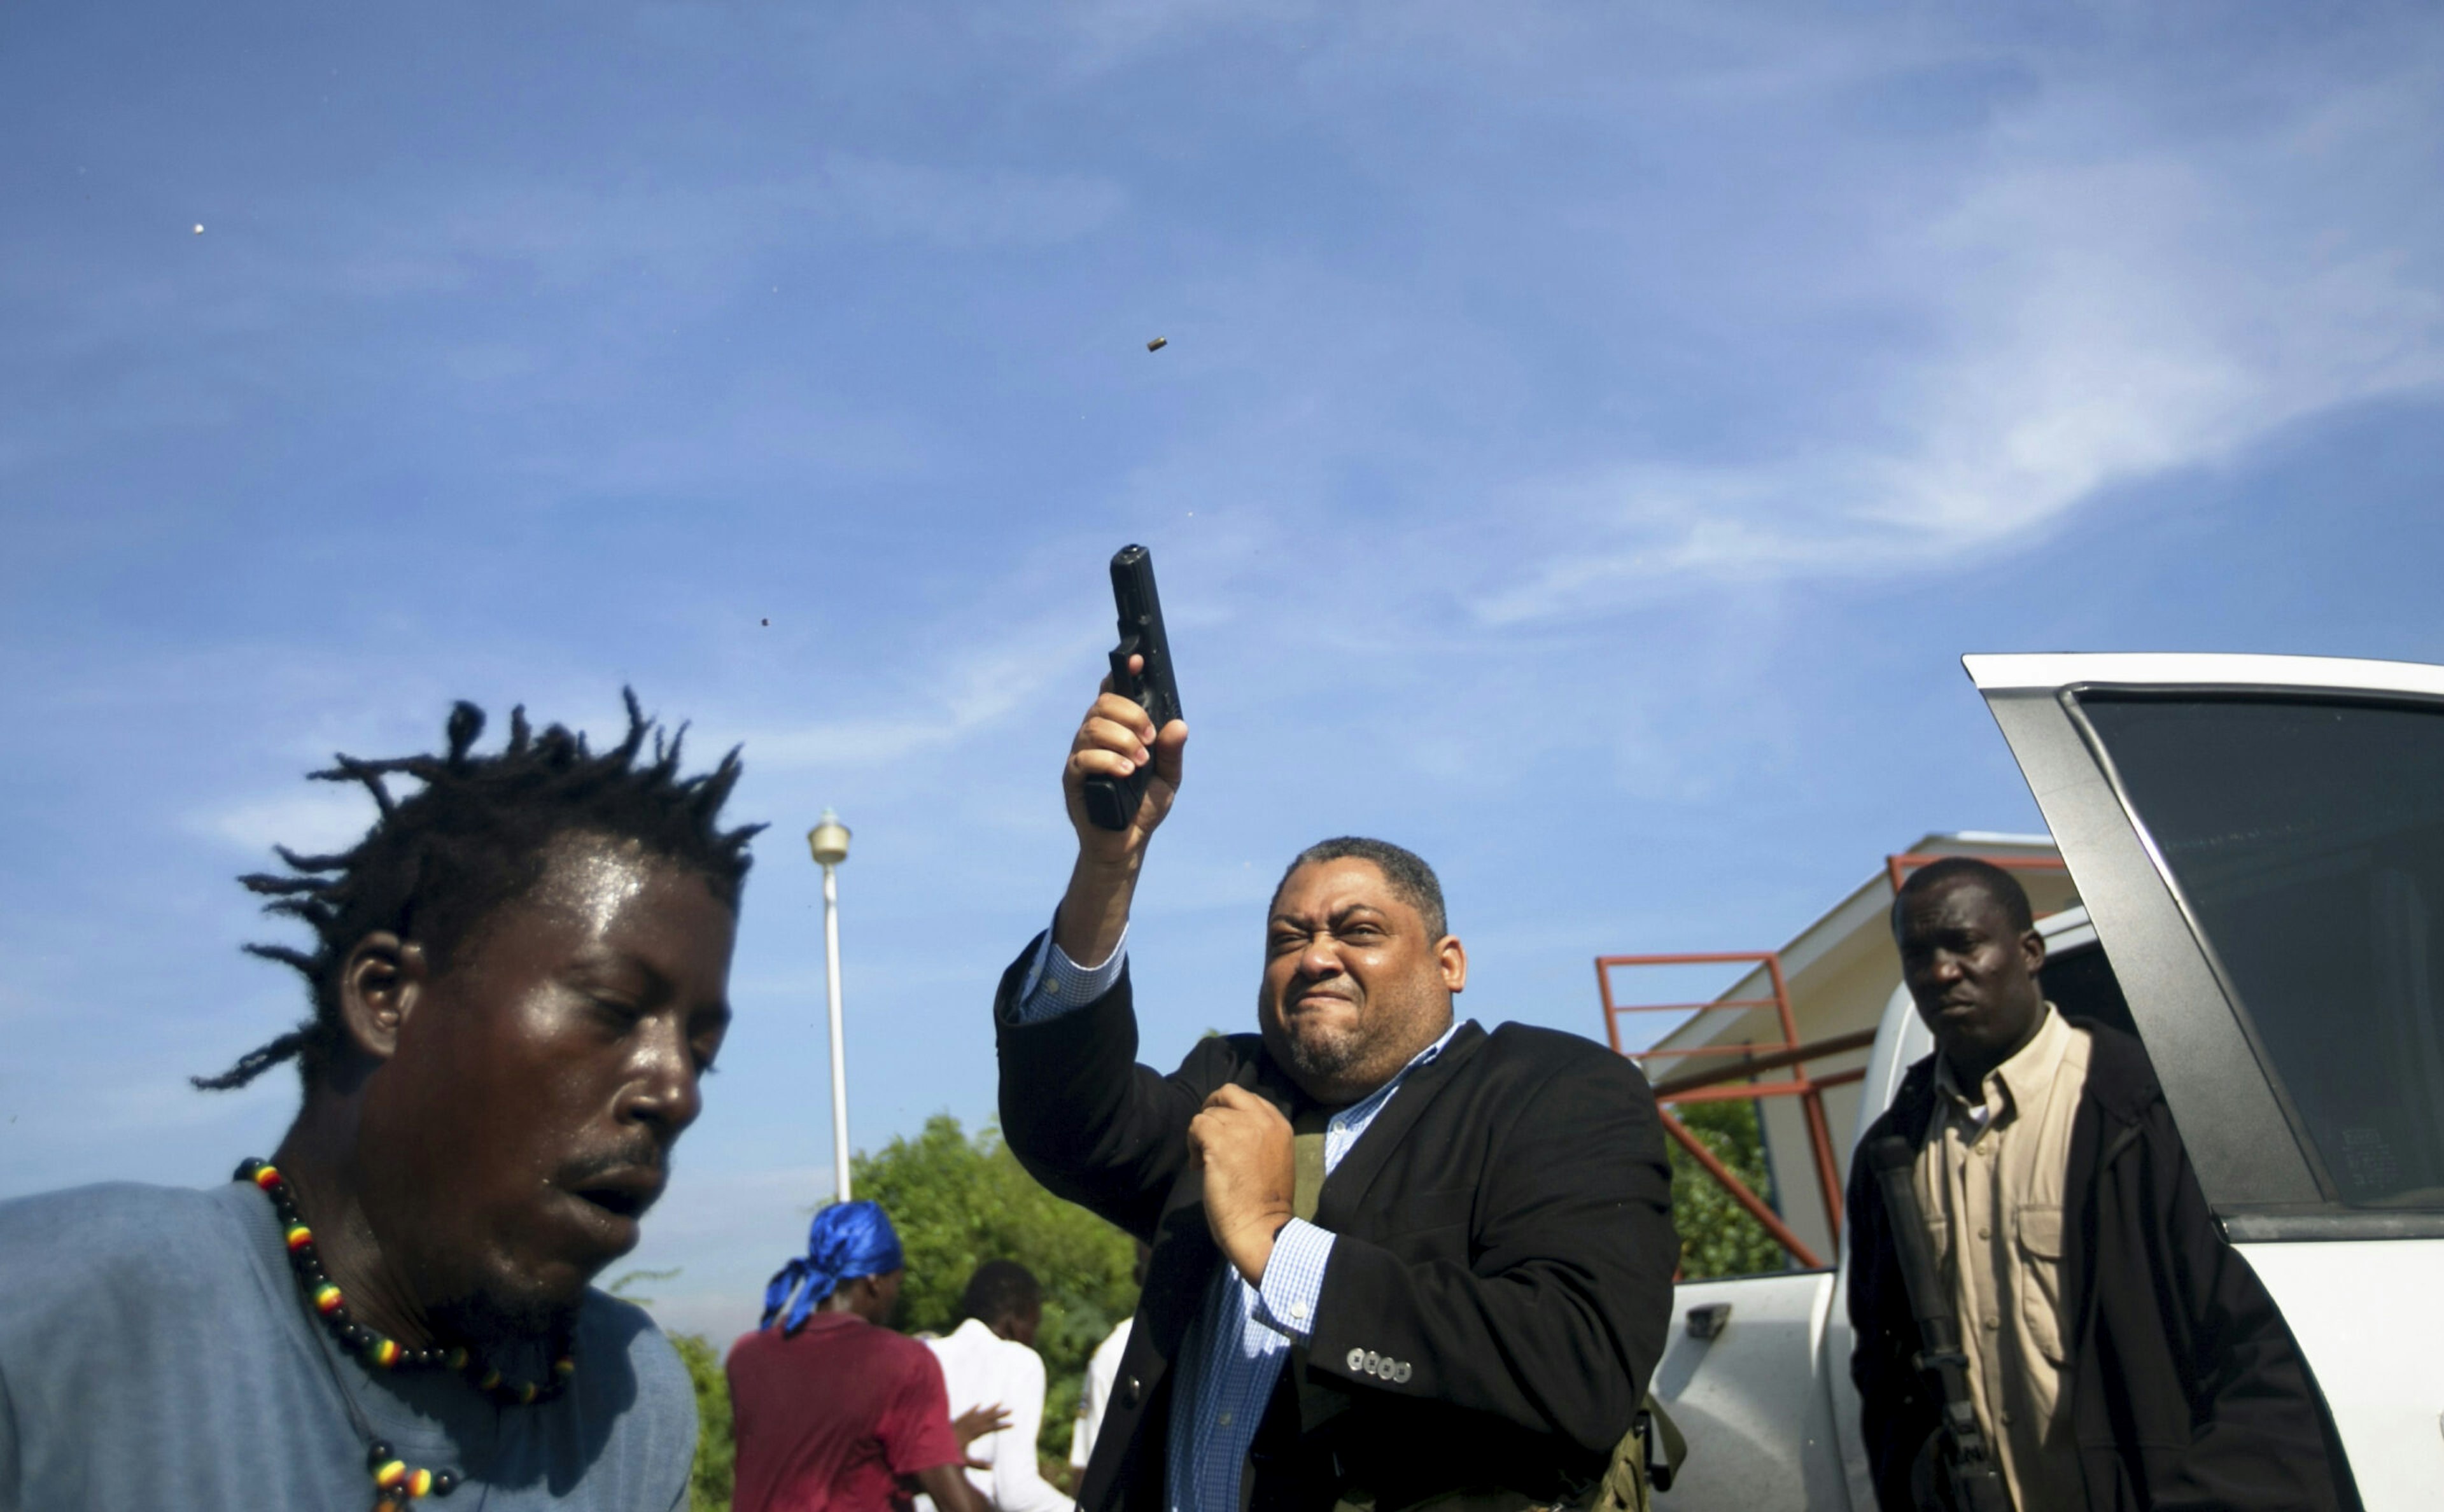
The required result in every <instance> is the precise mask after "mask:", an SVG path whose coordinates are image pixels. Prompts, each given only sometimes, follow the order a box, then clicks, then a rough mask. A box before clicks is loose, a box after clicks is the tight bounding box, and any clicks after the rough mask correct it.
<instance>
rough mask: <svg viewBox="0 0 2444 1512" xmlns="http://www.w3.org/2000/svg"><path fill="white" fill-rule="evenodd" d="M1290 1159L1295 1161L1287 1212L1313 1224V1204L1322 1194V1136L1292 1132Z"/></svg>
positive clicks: (1276, 1168) (1277, 1168)
mask: <svg viewBox="0 0 2444 1512" xmlns="http://www.w3.org/2000/svg"><path fill="white" fill-rule="evenodd" d="M1290 1158H1291V1159H1292V1161H1294V1162H1295V1163H1296V1174H1295V1175H1294V1177H1293V1178H1292V1185H1291V1187H1290V1215H1291V1216H1292V1217H1295V1218H1304V1219H1305V1220H1306V1221H1307V1222H1308V1223H1313V1222H1315V1205H1316V1203H1317V1202H1318V1201H1320V1200H1321V1199H1322V1198H1323V1196H1324V1135H1322V1134H1292V1135H1291V1136H1290ZM1274 1169H1275V1170H1279V1169H1280V1168H1279V1167H1275V1168H1274Z"/></svg>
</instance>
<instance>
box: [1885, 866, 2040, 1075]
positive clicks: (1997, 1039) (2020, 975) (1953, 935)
mask: <svg viewBox="0 0 2444 1512" xmlns="http://www.w3.org/2000/svg"><path fill="white" fill-rule="evenodd" d="M1893 934H1894V939H1895V943H1896V944H1898V946H1899V948H1900V953H1901V980H1902V981H1904V982H1906V983H1907V984H1908V985H1909V990H1910V997H1911V999H1912V1001H1914V1002H1915V1003H1916V1005H1917V1012H1918V1017H1919V1018H1921V1019H1923V1020H1925V1021H1926V1026H1927V1028H1928V1030H1929V1031H1930V1032H1932V1033H1933V1034H1934V1035H1935V1044H1936V1045H1937V1046H1938V1047H1939V1048H1940V1049H1941V1050H1942V1051H1943V1053H1944V1055H1945V1056H1946V1057H1947V1058H1949V1059H1951V1060H1953V1062H1954V1063H1955V1064H1958V1065H1961V1066H1963V1067H1964V1068H1979V1067H1985V1066H1991V1065H1994V1064H1997V1063H1999V1062H2000V1061H2001V1060H2003V1059H2004V1058H2005V1057H2006V1056H2008V1055H2009V1053H2010V1052H2011V1051H2013V1050H2015V1049H2017V1048H2018V1047H2019V1046H2020V1045H2021V1044H2023V1043H2025V1042H2027V1038H2028V1035H2029V1034H2030V1032H2031V1031H2033V1030H2034V1028H2035V1027H2036V1023H2037V1020H2038V1018H2039V1016H2040V1015H2041V1014H2042V1013H2043V1012H2044V1009H2045V995H2044V992H2043V991H2042V990H2041V989H2040V988H2039V987H2038V986H2037V980H2036V974H2037V971H2038V970H2039V968H2042V967H2043V966H2044V965H2045V964H2046V946H2045V941H2044V939H2043V938H2042V937H2041V936H2040V935H2038V933H2037V932H2036V931H2034V930H2022V929H2019V928H2017V927H2016V926H2015V925H2014V924H2013V923H2012V921H2011V915H2010V913H2009V910H2007V909H2006V908H2004V906H2003V904H2002V902H2001V900H1999V899H1997V898H1996V897H1995V896H1994V894H1992V892H1990V890H1989V889H1988V888H1987V887H1986V886H1985V885H1984V884H1982V883H1980V882H1978V881H1977V880H1975V879H1974V878H1968V877H1964V878H1961V879H1959V880H1957V881H1953V880H1947V881H1944V882H1941V883H1938V884H1937V885H1935V886H1934V887H1931V888H1929V889H1927V890H1926V891H1925V892H1923V893H1919V894H1915V895H1913V896H1911V897H1908V898H1906V899H1904V900H1903V902H1902V904H1901V909H1900V917H1899V920H1898V924H1897V925H1896V926H1895V928H1894V931H1893Z"/></svg>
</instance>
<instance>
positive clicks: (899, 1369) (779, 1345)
mask: <svg viewBox="0 0 2444 1512" xmlns="http://www.w3.org/2000/svg"><path fill="white" fill-rule="evenodd" d="M905 1265H906V1261H905V1260H904V1259H903V1258H902V1256H901V1254H900V1249H899V1236H898V1234H897V1233H895V1232H893V1230H892V1227H891V1220H890V1219H889V1218H888V1217H886V1216H885V1215H884V1213H883V1211H882V1209H881V1208H879V1207H876V1206H875V1205H874V1204H873V1203H870V1202H844V1203H836V1204H834V1205H833V1206H831V1207H829V1208H824V1210H823V1211H821V1212H819V1213H817V1214H815V1221H814V1224H813V1225H812V1226H810V1227H809V1228H808V1229H807V1230H806V1252H805V1254H803V1255H800V1256H797V1257H795V1258H793V1259H791V1260H790V1261H789V1263H787V1264H786V1265H783V1266H782V1267H781V1269H780V1270H779V1271H778V1272H777V1273H776V1274H775V1275H774V1276H773V1277H772V1281H771V1284H769V1285H768V1286H767V1287H766V1288H765V1290H764V1320H763V1323H762V1325H761V1326H759V1327H758V1328H757V1329H756V1330H755V1332H753V1333H751V1334H750V1335H748V1336H747V1337H744V1338H742V1339H740V1340H739V1341H738V1342H737V1343H736V1344H734V1345H732V1346H731V1350H730V1364H729V1374H730V1400H731V1408H732V1410H733V1411H734V1412H735V1414H736V1424H737V1434H738V1471H737V1486H736V1490H735V1492H734V1494H733V1499H732V1502H731V1505H732V1506H733V1507H734V1508H735V1512H908V1508H909V1506H910V1504H911V1503H912V1502H913V1501H914V1499H915V1497H916V1493H917V1492H918V1491H919V1490H922V1491H924V1492H925V1493H927V1494H928V1495H930V1496H932V1497H933V1499H934V1504H935V1506H936V1507H938V1508H940V1509H941V1512H991V1507H990V1506H989V1505H988V1504H987V1503H985V1500H984V1499H983V1498H982V1497H980V1496H978V1495H977V1494H976V1493H975V1491H974V1489H973V1488H972V1487H971V1486H970V1485H969V1484H968V1481H967V1478H966V1477H965V1476H964V1475H962V1474H960V1473H959V1471H960V1467H961V1466H962V1465H963V1464H964V1463H965V1462H966V1459H967V1455H966V1452H965V1450H964V1449H963V1448H962V1447H961V1446H960V1443H959V1436H958V1433H957V1431H956V1430H955V1429H954V1428H953V1427H952V1424H951V1403H950V1397H949V1395H948V1393H947V1392H945V1391H944V1390H943V1386H942V1367H941V1364H940V1362H938V1361H937V1360H935V1357H934V1353H933V1351H931V1350H929V1349H927V1348H926V1347H925V1346H924V1345H922V1344H920V1343H918V1342H917V1341H916V1340H915V1339H913V1338H909V1337H906V1336H904V1335H900V1334H896V1333H893V1332H892V1331H891V1330H890V1329H888V1328H885V1327H883V1326H882V1323H883V1319H885V1318H889V1317H890V1316H891V1309H892V1305H893V1304H894V1303H896V1302H897V1301H898V1300H899V1281H900V1276H901V1274H902V1271H903V1269H904V1267H905Z"/></svg>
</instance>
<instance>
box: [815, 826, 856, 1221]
mask: <svg viewBox="0 0 2444 1512" xmlns="http://www.w3.org/2000/svg"><path fill="white" fill-rule="evenodd" d="M806 848H807V849H808V850H810V851H812V852H814V854H815V864H816V865H817V866H820V867H822V868H823V869H824V985H825V986H827V987H829V988H830V989H831V1004H832V1200H833V1201H835V1202H846V1201H848V1058H847V1053H846V1051H845V1050H844V1048H843V1047H842V1042H841V972H840V879H839V877H838V876H837V875H836V868H838V867H839V865H840V863H841V862H842V861H845V860H847V859H848V826H847V825H845V824H843V823H842V822H841V821H840V816H839V815H837V814H835V813H833V812H832V811H831V810H830V809H828V808H826V809H824V817H823V821H822V822H820V823H818V824H817V825H816V826H815V827H814V828H813V829H810V830H808V831H806Z"/></svg>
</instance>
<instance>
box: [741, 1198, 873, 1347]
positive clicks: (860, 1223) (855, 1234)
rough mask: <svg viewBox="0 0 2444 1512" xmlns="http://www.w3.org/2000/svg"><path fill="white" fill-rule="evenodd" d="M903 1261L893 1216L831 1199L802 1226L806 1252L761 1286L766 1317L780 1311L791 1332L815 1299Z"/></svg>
mask: <svg viewBox="0 0 2444 1512" xmlns="http://www.w3.org/2000/svg"><path fill="white" fill-rule="evenodd" d="M906 1263H907V1261H906V1260H905V1259H904V1258H903V1257H902V1256H901V1254H900V1253H899V1236H898V1234H897V1233H895V1232H893V1231H892V1227H891V1220H890V1219H889V1218H887V1217H885V1216H884V1215H883V1211H882V1209H881V1208H879V1207H877V1206H876V1205H875V1204H873V1203H870V1202H842V1203H834V1204H833V1205H832V1206H830V1207H829V1208H824V1210H823V1211H821V1212H819V1213H817V1214H815V1221H814V1223H813V1224H812V1225H810V1226H808V1227H807V1229H806V1252H805V1254H804V1255H801V1256H799V1257H798V1258H797V1259H795V1260H793V1261H791V1262H789V1263H787V1264H786V1265H784V1266H782V1267H781V1268H780V1270H779V1271H778V1272H776V1273H775V1274H774V1275H773V1277H772V1281H771V1283H770V1284H769V1285H768V1286H766V1287H765V1288H764V1321H763V1322H762V1323H761V1324H760V1325H758V1326H760V1327H764V1328H769V1327H771V1326H772V1319H774V1318H779V1317H781V1316H782V1312H783V1310H784V1308H785V1307H786V1308H787V1314H788V1318H787V1322H786V1323H785V1324H784V1325H783V1328H782V1331H783V1332H784V1333H790V1334H794V1333H796V1332H797V1331H798V1329H799V1327H800V1326H801V1325H803V1324H804V1323H805V1320H806V1315H807V1314H808V1313H811V1312H813V1311H814V1310H815V1304H816V1303H817V1302H820V1301H822V1300H824V1298H826V1297H829V1296H830V1295H831V1294H832V1293H833V1292H835V1291H837V1290H839V1289H840V1283H841V1282H844V1281H849V1280H852V1279H854V1278H856V1277H859V1276H880V1275H883V1274H885V1273H887V1272H890V1271H895V1270H898V1269H899V1268H900V1267H901V1266H903V1265H905V1264H906Z"/></svg>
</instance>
